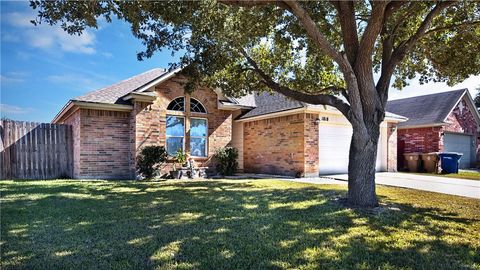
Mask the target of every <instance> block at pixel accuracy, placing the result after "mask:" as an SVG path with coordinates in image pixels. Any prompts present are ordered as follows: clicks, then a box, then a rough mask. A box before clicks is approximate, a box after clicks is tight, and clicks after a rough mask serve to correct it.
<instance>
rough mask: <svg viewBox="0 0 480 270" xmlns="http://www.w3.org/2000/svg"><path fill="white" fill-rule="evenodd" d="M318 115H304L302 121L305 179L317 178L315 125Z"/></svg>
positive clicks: (316, 129)
mask: <svg viewBox="0 0 480 270" xmlns="http://www.w3.org/2000/svg"><path fill="white" fill-rule="evenodd" d="M317 118H318V114H310V113H308V114H305V119H304V147H305V153H304V160H305V169H304V175H305V176H307V177H314V176H318V170H319V167H318V157H319V156H318V150H319V149H318V124H317V123H315V122H316V120H317Z"/></svg>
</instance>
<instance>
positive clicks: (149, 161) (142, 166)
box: [137, 145, 167, 179]
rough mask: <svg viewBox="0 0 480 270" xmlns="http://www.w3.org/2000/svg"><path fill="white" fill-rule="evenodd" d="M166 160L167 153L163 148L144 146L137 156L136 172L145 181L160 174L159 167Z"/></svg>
mask: <svg viewBox="0 0 480 270" xmlns="http://www.w3.org/2000/svg"><path fill="white" fill-rule="evenodd" d="M166 160H167V151H166V150H165V147H163V146H156V145H150V146H145V147H143V148H142V150H141V151H140V154H139V155H138V156H137V170H138V172H139V173H140V174H141V175H142V176H143V177H145V178H146V179H151V178H152V177H154V176H157V174H158V173H160V167H161V166H162V165H163V164H164V163H165V161H166Z"/></svg>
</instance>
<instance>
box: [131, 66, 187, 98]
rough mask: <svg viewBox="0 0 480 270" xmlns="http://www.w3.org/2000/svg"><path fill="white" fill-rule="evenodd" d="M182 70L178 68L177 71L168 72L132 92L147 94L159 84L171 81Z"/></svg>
mask: <svg viewBox="0 0 480 270" xmlns="http://www.w3.org/2000/svg"><path fill="white" fill-rule="evenodd" d="M181 70H182V68H177V69H174V70H171V71H169V72H166V73H164V74H162V75H160V76H159V77H157V78H155V79H154V80H151V81H150V82H147V83H146V84H144V85H142V86H140V87H138V88H137V89H135V90H133V91H132V92H140V93H141V92H145V91H147V90H148V89H150V88H151V87H153V86H155V85H157V84H159V83H162V82H164V81H166V80H168V79H170V78H171V77H173V76H175V75H176V74H177V73H178V72H179V71H181Z"/></svg>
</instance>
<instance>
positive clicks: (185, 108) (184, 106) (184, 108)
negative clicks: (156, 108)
mask: <svg viewBox="0 0 480 270" xmlns="http://www.w3.org/2000/svg"><path fill="white" fill-rule="evenodd" d="M178 98H183V111H177V110H169V109H168V106H169V105H170V103H172V102H173V101H174V100H176V99H178ZM167 111H168V112H183V113H185V112H186V111H187V98H186V97H185V96H178V97H175V98H173V99H172V100H170V102H169V103H168V104H167Z"/></svg>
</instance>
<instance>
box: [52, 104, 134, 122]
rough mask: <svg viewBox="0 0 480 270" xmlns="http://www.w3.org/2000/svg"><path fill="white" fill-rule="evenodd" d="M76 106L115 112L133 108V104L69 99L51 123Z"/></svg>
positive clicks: (127, 110)
mask: <svg viewBox="0 0 480 270" xmlns="http://www.w3.org/2000/svg"><path fill="white" fill-rule="evenodd" d="M74 106H76V107H77V108H80V109H92V110H103V111H117V112H129V111H132V110H133V106H131V105H124V104H109V103H95V102H85V101H72V100H70V101H69V102H68V103H67V104H66V105H65V106H64V107H63V108H62V110H61V111H60V112H59V113H58V114H57V115H56V116H55V118H54V119H53V120H52V123H56V122H57V121H58V120H59V119H61V118H62V116H63V115H65V113H66V112H67V111H69V110H70V109H71V108H73V107H74Z"/></svg>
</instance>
